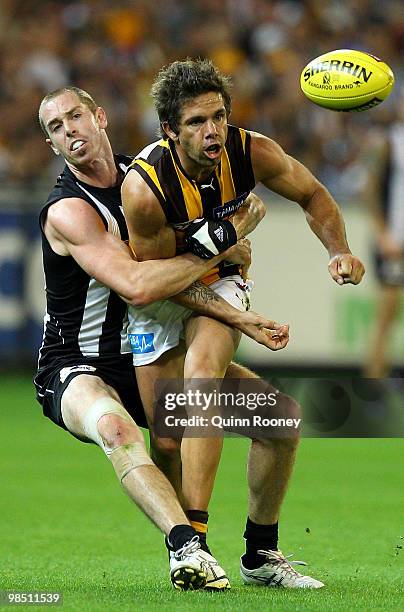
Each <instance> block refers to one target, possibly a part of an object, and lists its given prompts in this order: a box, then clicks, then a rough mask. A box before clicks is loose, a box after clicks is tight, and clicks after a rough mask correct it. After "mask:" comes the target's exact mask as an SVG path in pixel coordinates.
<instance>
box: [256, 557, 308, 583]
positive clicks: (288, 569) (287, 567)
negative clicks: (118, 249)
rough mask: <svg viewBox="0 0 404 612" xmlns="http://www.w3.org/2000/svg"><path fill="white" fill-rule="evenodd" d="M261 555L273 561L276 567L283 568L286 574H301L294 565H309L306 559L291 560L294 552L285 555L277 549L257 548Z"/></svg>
mask: <svg viewBox="0 0 404 612" xmlns="http://www.w3.org/2000/svg"><path fill="white" fill-rule="evenodd" d="M257 553H258V554H259V555H263V556H264V557H266V558H267V560H268V561H270V562H271V564H273V565H274V566H275V567H277V568H278V569H281V570H282V571H284V572H285V573H286V574H289V575H290V576H294V577H296V576H299V577H300V576H301V574H299V572H297V571H296V570H295V569H294V568H293V567H292V564H293V565H307V563H306V562H305V561H289V558H290V557H293V553H292V554H290V555H286V556H285V555H283V554H282V553H281V552H278V551H276V550H257Z"/></svg>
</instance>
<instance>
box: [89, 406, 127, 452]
mask: <svg viewBox="0 0 404 612" xmlns="http://www.w3.org/2000/svg"><path fill="white" fill-rule="evenodd" d="M106 414H117V415H119V416H120V417H122V418H123V419H125V421H127V422H129V423H134V424H135V422H134V420H133V419H132V417H131V416H130V414H128V413H127V412H126V410H125V408H124V407H123V406H122V404H120V403H119V402H117V401H116V400H114V399H113V398H112V397H102V398H101V399H98V400H95V402H93V403H92V404H91V406H89V407H88V409H87V410H86V414H85V416H84V421H83V429H84V433H85V434H86V436H87V438H89V439H90V440H93V442H96V443H97V444H98V445H99V446H100V447H101V448H102V449H103V451H104V452H107V450H109V449H107V448H106V446H105V443H104V441H103V439H102V437H101V435H100V433H99V431H98V421H99V420H100V419H101V417H103V416H105V415H106ZM135 425H136V424H135Z"/></svg>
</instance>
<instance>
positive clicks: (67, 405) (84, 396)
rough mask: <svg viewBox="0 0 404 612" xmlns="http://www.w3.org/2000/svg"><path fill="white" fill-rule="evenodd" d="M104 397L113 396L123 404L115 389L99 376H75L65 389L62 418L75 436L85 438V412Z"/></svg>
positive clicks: (112, 397)
mask: <svg viewBox="0 0 404 612" xmlns="http://www.w3.org/2000/svg"><path fill="white" fill-rule="evenodd" d="M103 398H111V399H114V400H116V401H117V402H119V403H120V404H122V402H121V400H120V398H119V395H118V393H117V392H116V391H115V389H113V388H112V387H111V386H110V385H107V384H106V383H105V382H104V381H103V380H102V379H101V378H99V377H98V376H90V375H88V374H80V375H79V376H75V377H74V378H73V379H72V380H71V381H70V383H69V385H68V387H67V389H66V390H65V391H64V393H63V396H62V401H61V411H62V418H63V422H64V424H65V425H66V427H67V429H68V430H69V431H70V432H71V433H73V434H74V435H75V436H78V437H82V438H84V439H85V438H86V437H87V436H86V435H85V433H84V427H83V423H84V417H85V414H86V412H87V410H88V409H89V408H90V406H91V405H92V404H94V402H95V401H97V400H99V399H103Z"/></svg>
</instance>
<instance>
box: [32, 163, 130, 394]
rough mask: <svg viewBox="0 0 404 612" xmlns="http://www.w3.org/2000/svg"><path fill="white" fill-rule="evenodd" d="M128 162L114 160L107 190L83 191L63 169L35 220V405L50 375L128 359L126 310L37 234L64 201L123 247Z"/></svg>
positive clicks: (85, 186)
mask: <svg viewBox="0 0 404 612" xmlns="http://www.w3.org/2000/svg"><path fill="white" fill-rule="evenodd" d="M132 159H133V158H132V157H127V156H124V155H116V156H115V162H116V165H117V168H118V170H119V173H120V176H121V180H120V181H119V184H118V185H116V186H114V187H110V188H100V187H93V186H91V185H88V184H86V183H84V182H82V181H80V180H78V179H77V178H76V177H75V176H74V174H73V173H72V172H71V171H70V169H69V168H68V167H67V166H65V168H64V170H63V172H62V173H61V174H60V175H59V177H58V179H57V183H56V185H55V187H54V188H53V190H52V192H51V193H50V195H49V197H48V199H47V201H46V203H45V205H44V207H43V208H42V210H41V212H40V216H39V222H40V228H41V233H42V252H43V265H44V272H45V291H46V302H47V306H46V314H45V317H44V335H43V342H42V346H41V348H40V350H39V360H38V372H37V375H36V377H35V379H34V382H35V384H36V386H37V392H38V399H39V400H40V399H41V395H42V393H41V389H42V387H43V385H45V384H46V380H47V378H48V376H49V375H50V373H51V372H54V371H55V370H57V369H59V368H62V367H65V366H66V365H70V364H76V363H80V364H84V365H85V364H86V363H88V364H89V365H95V364H96V363H105V364H108V362H112V363H113V364H115V365H117V364H118V363H119V360H120V359H123V357H121V355H125V353H130V352H131V348H130V345H129V343H128V340H127V335H126V332H127V305H126V303H125V302H124V301H123V300H122V299H121V298H120V297H119V296H118V295H117V294H116V293H114V292H113V291H112V290H110V289H109V288H108V287H106V286H105V285H103V284H101V283H100V282H98V281H97V280H96V279H94V278H92V277H90V276H89V275H88V274H87V273H86V272H85V271H84V270H83V269H82V268H81V267H80V266H79V265H78V263H77V262H76V261H75V260H74V258H73V257H71V256H61V255H58V254H57V253H55V252H54V251H53V249H52V248H51V246H50V244H49V242H48V240H47V238H46V236H45V233H44V231H43V227H44V223H45V220H46V215H47V212H48V209H49V207H50V206H51V205H52V204H54V203H55V202H57V201H58V200H61V199H64V198H80V199H81V200H85V201H86V202H87V203H88V205H89V206H91V207H92V208H93V209H94V210H95V211H96V212H97V213H98V214H99V216H100V217H101V219H102V221H103V223H104V226H105V228H106V230H107V231H108V232H112V233H113V234H114V235H115V236H118V237H120V238H121V239H122V240H124V241H128V231H127V228H126V223H125V219H124V216H123V210H122V202H121V192H120V187H121V182H122V179H123V177H124V175H125V172H126V170H127V168H128V166H129V164H130V163H131V161H132Z"/></svg>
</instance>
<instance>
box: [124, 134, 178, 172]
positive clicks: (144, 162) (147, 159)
mask: <svg viewBox="0 0 404 612" xmlns="http://www.w3.org/2000/svg"><path fill="white" fill-rule="evenodd" d="M167 155H170V145H169V141H168V140H164V139H163V138H160V140H156V141H155V142H152V143H150V144H149V145H147V146H146V147H144V148H143V149H142V150H141V151H140V152H139V153H138V154H137V155H135V157H134V159H133V161H132V163H131V164H130V166H129V168H130V169H131V168H135V167H136V166H140V167H145V168H147V167H148V166H156V165H157V164H158V162H159V161H160V160H161V159H163V158H164V157H165V156H167Z"/></svg>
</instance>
